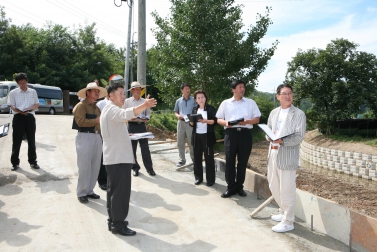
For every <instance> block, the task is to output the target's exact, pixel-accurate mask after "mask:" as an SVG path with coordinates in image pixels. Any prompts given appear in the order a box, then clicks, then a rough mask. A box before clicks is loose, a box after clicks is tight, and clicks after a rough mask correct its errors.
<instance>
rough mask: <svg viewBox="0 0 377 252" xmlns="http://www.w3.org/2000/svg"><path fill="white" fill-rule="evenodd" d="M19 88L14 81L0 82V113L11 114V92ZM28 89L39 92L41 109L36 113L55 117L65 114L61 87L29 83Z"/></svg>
mask: <svg viewBox="0 0 377 252" xmlns="http://www.w3.org/2000/svg"><path fill="white" fill-rule="evenodd" d="M17 87H18V85H17V83H16V82H14V81H0V112H7V113H9V106H8V104H7V102H8V95H9V92H10V91H11V90H13V89H15V88H17ZM28 87H29V88H33V89H35V91H37V95H38V99H39V108H38V110H36V113H49V114H51V115H54V114H56V113H62V112H63V110H64V108H63V92H62V90H61V89H60V88H59V87H53V86H45V85H41V84H30V83H28Z"/></svg>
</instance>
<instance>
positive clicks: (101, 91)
mask: <svg viewBox="0 0 377 252" xmlns="http://www.w3.org/2000/svg"><path fill="white" fill-rule="evenodd" d="M90 89H97V90H99V98H102V97H105V96H106V95H107V90H106V89H105V88H103V87H99V86H97V83H95V82H90V83H88V85H86V88H83V89H81V90H80V91H79V92H77V96H78V97H80V98H84V99H85V98H86V91H87V90H90Z"/></svg>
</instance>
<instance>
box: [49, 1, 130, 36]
mask: <svg viewBox="0 0 377 252" xmlns="http://www.w3.org/2000/svg"><path fill="white" fill-rule="evenodd" d="M47 2H49V3H50V4H53V5H55V6H57V7H58V8H61V9H63V10H64V11H66V12H68V13H70V14H72V15H74V16H76V17H79V18H81V19H86V20H90V21H93V22H96V20H94V19H93V18H88V17H87V16H86V15H88V14H86V15H83V14H82V13H80V12H78V11H76V10H74V9H73V8H71V7H69V6H66V5H64V4H62V3H60V2H57V1H55V3H54V2H50V1H49V0H47ZM56 3H59V4H60V6H59V5H57V4H56ZM69 9H70V10H72V11H70V10H69ZM96 23H97V25H98V26H99V27H101V28H102V29H104V30H106V31H108V32H111V33H113V34H116V35H118V36H121V37H124V36H125V34H123V33H122V32H121V31H118V30H117V29H114V28H112V27H111V26H109V25H106V24H105V25H102V24H101V23H100V22H96Z"/></svg>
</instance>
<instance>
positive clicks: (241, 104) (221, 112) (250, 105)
mask: <svg viewBox="0 0 377 252" xmlns="http://www.w3.org/2000/svg"><path fill="white" fill-rule="evenodd" d="M260 116H261V113H260V111H259V108H258V106H257V104H256V102H255V101H254V100H252V99H249V98H245V97H242V99H241V100H239V101H237V100H236V99H234V97H232V98H230V99H227V100H224V101H223V102H222V103H221V104H220V107H219V109H218V110H217V113H216V117H217V118H220V119H223V120H226V121H233V120H237V119H240V118H244V119H246V120H249V119H253V118H255V117H260ZM225 128H226V127H224V129H225ZM232 128H249V129H252V128H253V125H252V124H246V125H245V126H242V125H233V126H232Z"/></svg>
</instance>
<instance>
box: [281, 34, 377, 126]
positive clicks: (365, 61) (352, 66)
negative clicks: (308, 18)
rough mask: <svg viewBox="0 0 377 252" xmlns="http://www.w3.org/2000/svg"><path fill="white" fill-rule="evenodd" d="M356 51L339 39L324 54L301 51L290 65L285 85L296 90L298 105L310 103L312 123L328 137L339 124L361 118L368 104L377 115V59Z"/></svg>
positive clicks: (353, 46) (319, 51)
mask: <svg viewBox="0 0 377 252" xmlns="http://www.w3.org/2000/svg"><path fill="white" fill-rule="evenodd" d="M356 49H357V45H356V44H355V43H352V42H350V41H348V40H346V39H336V40H333V41H331V43H330V44H328V45H327V47H326V49H325V50H323V49H310V50H308V51H302V50H299V51H298V52H297V54H296V56H295V57H293V60H292V61H291V62H289V63H288V70H287V74H286V82H287V83H289V84H291V85H292V86H293V87H294V89H295V101H296V102H299V101H300V100H301V99H302V98H309V99H310V101H311V102H312V103H313V107H312V111H315V113H314V114H315V117H314V118H313V119H314V120H316V122H317V125H318V128H319V129H320V130H321V131H323V132H325V133H326V134H332V133H334V127H335V122H336V120H340V119H348V118H351V117H352V116H353V115H355V114H358V113H359V111H360V106H361V105H363V104H365V103H367V104H368V106H369V108H370V109H371V110H373V111H374V112H376V111H377V110H376V106H377V105H376V99H377V95H376V94H377V82H376V76H377V75H376V71H377V61H376V56H375V55H373V54H370V53H366V52H360V51H357V50H356ZM308 119H311V118H308Z"/></svg>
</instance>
